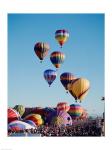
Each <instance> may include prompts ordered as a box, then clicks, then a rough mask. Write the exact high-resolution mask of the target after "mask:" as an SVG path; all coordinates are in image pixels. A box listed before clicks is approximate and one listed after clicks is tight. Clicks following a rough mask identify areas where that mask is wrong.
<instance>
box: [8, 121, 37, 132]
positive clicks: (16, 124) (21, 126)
mask: <svg viewBox="0 0 112 150" xmlns="http://www.w3.org/2000/svg"><path fill="white" fill-rule="evenodd" d="M25 129H35V127H34V126H32V125H30V124H28V123H26V122H23V121H20V120H16V121H13V122H11V123H9V124H8V130H11V131H15V132H17V131H22V130H25Z"/></svg>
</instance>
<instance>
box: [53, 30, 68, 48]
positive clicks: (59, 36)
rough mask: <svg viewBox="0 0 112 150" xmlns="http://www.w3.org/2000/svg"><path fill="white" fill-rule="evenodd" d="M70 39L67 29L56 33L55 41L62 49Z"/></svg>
mask: <svg viewBox="0 0 112 150" xmlns="http://www.w3.org/2000/svg"><path fill="white" fill-rule="evenodd" d="M68 38H69V33H68V31H67V30H65V29H61V30H57V31H56V32H55V39H56V40H57V41H58V43H59V44H60V46H61V48H62V46H63V44H64V43H65V42H66V41H67V40H68Z"/></svg>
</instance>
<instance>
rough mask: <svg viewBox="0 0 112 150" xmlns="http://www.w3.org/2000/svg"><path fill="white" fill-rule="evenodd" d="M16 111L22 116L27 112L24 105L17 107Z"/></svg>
mask: <svg viewBox="0 0 112 150" xmlns="http://www.w3.org/2000/svg"><path fill="white" fill-rule="evenodd" d="M14 109H15V110H16V111H17V112H18V113H19V114H20V115H21V116H22V115H23V114H24V112H25V107H24V106H23V105H16V106H15V107H14Z"/></svg>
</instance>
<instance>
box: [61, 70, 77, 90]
mask: <svg viewBox="0 0 112 150" xmlns="http://www.w3.org/2000/svg"><path fill="white" fill-rule="evenodd" d="M75 79H76V77H75V76H74V75H73V74H72V73H70V72H64V73H62V74H61V75H60V81H61V83H62V85H63V86H64V88H65V89H66V90H68V87H67V86H68V84H69V83H71V82H72V81H73V80H75Z"/></svg>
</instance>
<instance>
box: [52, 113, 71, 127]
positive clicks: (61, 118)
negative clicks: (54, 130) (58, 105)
mask: <svg viewBox="0 0 112 150" xmlns="http://www.w3.org/2000/svg"><path fill="white" fill-rule="evenodd" d="M51 124H53V125H57V126H67V125H72V118H71V116H70V115H69V114H68V113H67V112H63V111H60V112H59V113H58V114H57V116H55V117H53V118H52V121H51Z"/></svg>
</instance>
